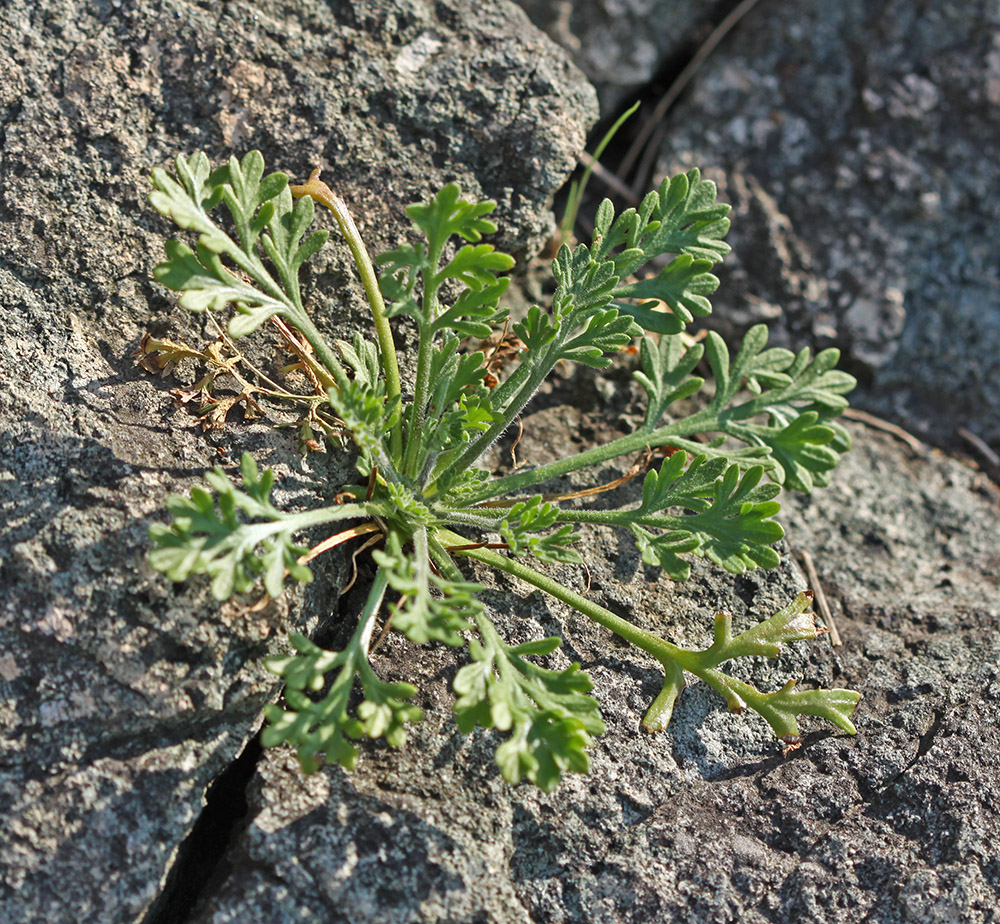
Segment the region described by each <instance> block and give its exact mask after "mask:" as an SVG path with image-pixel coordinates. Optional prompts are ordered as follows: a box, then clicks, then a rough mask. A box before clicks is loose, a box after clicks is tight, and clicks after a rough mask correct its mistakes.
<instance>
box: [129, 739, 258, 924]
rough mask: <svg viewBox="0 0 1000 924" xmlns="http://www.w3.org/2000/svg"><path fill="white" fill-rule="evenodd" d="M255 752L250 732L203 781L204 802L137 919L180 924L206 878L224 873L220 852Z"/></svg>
mask: <svg viewBox="0 0 1000 924" xmlns="http://www.w3.org/2000/svg"><path fill="white" fill-rule="evenodd" d="M261 753H262V748H261V745H260V735H259V734H258V735H254V737H253V738H251V739H250V740H249V741H248V742H247V744H246V747H244V748H243V751H242V753H241V754H240V755H239V757H237V758H236V760H234V761H233V762H232V763H231V764H230V765H229V766H228V767H226V769H225V770H223V771H222V773H220V774H219V775H218V776H217V777H216V778H215V780H213V782H212V784H211V785H210V786H209V787H208V791H207V792H206V794H205V808H204V809H202V812H201V814H200V815H199V816H198V820H197V821H196V822H195V824H194V827H193V828H192V829H191V833H190V834H188V836H187V837H186V838H185V839H184V841H183V842H182V843H181V845H180V847H179V848H178V850H177V856H176V858H175V859H174V862H173V865H172V866H171V868H170V871H169V872H168V873H167V877H166V881H165V883H164V885H163V889H162V890H161V892H160V894H159V896H158V897H157V898H156V900H155V901H154V902H153V904H152V905H151V906H150V908H149V910H148V911H147V912H146V915H145V917H143V919H142V924H184V922H185V921H187V920H189V919H190V915H191V913H192V911H194V909H195V907H196V906H197V904H198V900H199V899H200V898H201V896H202V894H204V893H205V892H206V890H207V888H208V887H209V886H210V884H211V883H212V882H213V881H217V880H218V879H219V878H220V877H221V878H225V876H226V872H227V871H226V870H225V868H224V867H225V866H226V861H225V857H226V852H227V850H228V849H229V845H230V843H231V842H232V840H233V837H234V835H235V834H236V833H238V831H239V829H240V822H241V821H242V820H243V819H244V818H245V817H246V814H247V811H248V808H249V805H248V802H247V795H246V793H247V787H248V786H249V784H250V781H251V780H252V779H253V776H254V773H255V772H256V769H257V764H258V762H259V761H260V757H261Z"/></svg>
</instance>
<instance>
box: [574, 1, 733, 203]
mask: <svg viewBox="0 0 1000 924" xmlns="http://www.w3.org/2000/svg"><path fill="white" fill-rule="evenodd" d="M742 5H744V0H717V2H716V3H715V4H714V7H713V9H712V11H711V14H710V15H709V17H708V18H707V19H706V21H705V23H704V24H703V26H702V27H701V28H700V29H699V30H698V31H697V33H696V34H695V35H694V37H693V38H692V39H691V40H690V41H689V42H686V43H684V44H683V45H682V46H681V47H679V48H678V49H677V50H676V51H674V52H673V53H672V54H668V55H666V56H665V57H664V58H663V59H662V60H661V61H660V63H659V66H658V67H657V69H656V72H655V73H654V74H653V76H652V77H651V78H650V79H649V80H648V81H647V82H646V83H645V84H644V85H642V86H639V87H637V88H636V90H635V92H634V93H632V94H631V95H630V96H629V97H628V98H627V99H626V100H625V101H623V102H622V103H621V104H620V105H619V106H617V107H616V108H615V109H614V110H613V111H611V112H609V113H608V114H607V115H602V117H601V120H600V121H599V122H598V124H597V125H596V126H594V129H593V131H592V132H591V135H590V139H589V143H588V146H587V150H588V151H590V150H592V149H593V146H594V144H596V143H597V141H599V140H600V139H601V138H602V137H603V136H604V133H605V132H606V131H607V130H608V129H609V128H611V126H612V125H613V124H614V123H615V120H616V119H618V118H619V117H621V115H622V114H624V113H625V112H626V110H628V108H629V107H630V106H632V105H633V103H635V102H636V101H638V102H639V103H641V105H640V106H639V109H638V111H637V112H636V113H635V114H634V115H633V116H632V118H631V119H629V120H628V121H627V122H626V123H625V124H624V125H623V126H622V128H621V129H620V131H619V132H618V134H617V135H616V136H615V138H614V139H613V140H612V141H611V143H610V144H609V145H608V147H607V149H606V150H605V152H604V154H603V155H602V156H601V163H602V165H603V166H604V167H606V168H607V169H608V170H609V171H610V172H611V173H615V174H619V173H620V166H621V163H622V161H623V159H624V158H625V156H626V155H627V153H628V150H629V148H630V146H631V145H632V142H633V140H634V139H635V138H636V137H637V136H638V135H639V133H640V132H641V131H642V129H643V126H644V124H645V122H646V120H647V119H648V118H650V117H651V116H652V115H653V113H654V112H655V110H656V108H657V106H658V104H659V103H660V100H661V99H663V98H664V96H666V95H667V94H668V93H670V92H671V90H672V88H673V87H674V85H675V84H676V82H677V81H678V80H679V79H681V77H682V75H683V74H684V72H685V71H686V70H687V68H688V67H689V66H690V65H691V64H692V62H693V61H694V60H695V59H696V58H697V57H698V56H699V54H700V53H701V51H702V47H703V45H704V43H705V40H706V39H707V38H708V37H709V36H711V35H712V33H713V32H714V31H715V30H716V29H717V28H718V27H719V26H720V25H721V24H722V23H723V22H724V21H725V20H726V19H727V17H729V16H730V15H731V14H733V13H735V12H736V10H737V8H738V7H740V6H742ZM748 12H749V11H748ZM741 18H742V17H741ZM739 28H740V23H739V20H737V21H736V23H735V24H734V25H733V26H732V28H731V31H729V32H727V33H726V35H725V37H724V38H723V41H726V40H729V41H731V40H732V36H733V34H735V33H737V32H738V31H739ZM716 51H717V49H714V48H713V49H712V50H711V51H710V52H709V55H708V58H710V57H711V56H712V55H713V54H715V53H716ZM706 60H707V58H706ZM697 82H698V73H697V71H695V73H694V74H693V75H692V76H691V78H690V80H689V82H687V83H686V84H685V86H684V87H683V89H682V91H681V92H680V93H679V95H678V96H677V98H676V99H674V100H673V101H672V103H671V104H670V105H669V107H668V108H667V109H666V111H665V112H664V113H663V115H662V119H661V121H665V120H666V119H667V118H668V117H669V116H670V114H671V113H672V112H673V111H674V110H675V109H676V108H677V106H678V105H680V104H681V103H682V102H683V100H684V99H685V98H686V97H687V95H688V94H689V93H690V92H691V89H692V87H694V86H695V84H697ZM650 144H654V145H655V144H656V132H655V131H654V132H653V133H652V136H651V137H650V138H649V139H648V141H647V142H646V146H648V145H650ZM641 160H642V156H640V157H639V161H641ZM636 167H637V164H635V163H633V164H632V165H631V168H630V169H629V170H628V172H627V175H626V176H624V177H622V176H619V179H622V180H624V181H625V182H626V183H628V184H630V185H632V186H633V187H634V186H635V184H636V182H637V177H636V176H635V174H636ZM568 187H569V184H568V183H567V185H566V187H564V189H563V190H560V192H559V194H558V198H559V199H561V198H562V197H563V196H565V192H566V189H568ZM650 188H652V183H651V181H650V180H648V179H646V181H645V182H644V183H643V184H642V188H641V189H639V190H637V193H638V195H639V196H642V195H643V194H645V193H646V192H648V191H649V189H650ZM604 198H610V199H612V201H615V203H616V211H618V210H620V209H621V208H626V207H627V206H628V204H630V203H624V204H623V203H622V202H621V197H620V196H619V195H618V194H617V193H616V192H615V191H614V190H613V189H608V188H607V187H605V185H604V184H603V183H601V182H600V181H599V180H592V187H591V190H590V193H589V194H588V196H587V202H586V204H585V205H584V206H583V207H582V208H581V210H580V213H581V215H583V216H585V217H586V216H590V215H592V214H593V212H594V210H595V209H596V207H597V204H598V203H599V202H600V201H601V199H604Z"/></svg>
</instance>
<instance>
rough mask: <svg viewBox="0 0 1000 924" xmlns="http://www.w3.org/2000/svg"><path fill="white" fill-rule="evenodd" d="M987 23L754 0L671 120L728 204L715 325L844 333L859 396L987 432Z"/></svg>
mask: <svg viewBox="0 0 1000 924" xmlns="http://www.w3.org/2000/svg"><path fill="white" fill-rule="evenodd" d="M998 26H1000V21H998V19H997V12H996V10H995V9H993V8H992V7H989V6H983V5H982V4H979V3H974V2H956V3H948V4H939V3H930V2H923V0H921V2H902V0H900V2H888V3H873V2H868V0H847V2H844V3H838V4H834V5H832V6H831V4H829V3H824V2H822V0H806V2H778V3H768V4H760V5H759V6H758V7H756V8H755V9H754V10H753V11H752V12H751V13H750V14H749V15H748V16H747V17H746V19H745V20H744V21H743V22H742V23H741V24H740V26H739V27H738V30H737V31H736V32H735V33H733V35H731V36H730V38H729V39H728V40H727V41H726V42H725V43H724V44H723V45H722V46H720V48H719V49H718V50H717V51H716V53H715V54H714V55H713V56H712V57H711V58H710V59H709V60H708V62H707V63H706V64H705V65H704V67H703V68H702V69H701V71H700V72H699V74H698V76H697V78H696V80H695V83H694V85H693V87H692V90H691V92H690V94H689V95H688V97H687V98H686V99H684V100H683V101H682V102H681V103H680V104H679V105H678V106H677V107H676V109H675V110H674V112H673V113H672V114H671V116H670V117H669V119H668V121H667V124H666V131H665V133H664V138H665V141H664V143H663V147H662V150H661V152H660V154H661V156H660V169H661V170H662V171H663V172H665V173H672V172H675V171H676V170H677V169H679V168H682V167H685V168H686V167H690V166H702V167H709V168H712V171H711V172H712V175H713V177H714V178H715V179H717V180H718V181H719V183H720V186H721V188H722V190H723V193H724V195H725V196H726V197H728V198H729V200H730V201H732V203H733V205H734V210H735V213H734V222H733V233H732V236H731V242H732V243H733V245H734V247H735V255H734V257H733V258H732V259H731V260H730V261H727V267H724V268H723V270H722V277H723V287H722V289H721V290H720V301H719V308H718V311H717V313H716V314H717V323H718V324H720V325H722V327H723V329H725V330H727V332H728V333H729V334H730V335H735V334H736V333H737V332H738V331H739V330H740V329H742V328H745V327H746V326H747V325H748V324H750V323H753V322H756V321H764V322H765V323H768V324H769V326H770V327H771V328H772V330H773V331H774V335H775V339H776V340H777V341H780V342H782V343H785V344H790V345H796V346H801V345H802V344H803V343H807V342H812V343H813V344H814V345H817V346H827V345H831V344H834V345H837V346H840V347H842V348H843V349H844V350H845V353H846V357H847V360H848V362H849V363H850V364H851V367H852V368H853V369H854V370H855V371H857V372H858V373H859V374H860V375H861V377H862V379H863V382H864V384H865V391H864V401H865V402H866V403H867V405H868V406H869V407H871V408H873V409H875V410H877V411H878V412H880V413H883V414H886V415H889V416H891V417H893V418H894V419H899V420H902V421H904V422H905V424H906V425H907V426H908V427H911V428H913V429H915V430H918V431H920V432H921V433H923V434H925V435H927V436H929V437H933V439H934V440H935V441H936V442H938V443H939V444H940V443H943V442H947V441H949V440H951V439H953V433H954V428H955V427H956V426H965V427H967V428H969V429H971V430H973V431H975V432H977V433H978V434H979V436H981V437H982V438H984V439H986V440H987V441H989V442H992V443H993V444H994V446H996V445H998V444H1000V413H998V411H997V409H998V408H1000V391H998V388H1000V384H998V383H1000V297H998V292H1000V271H998V265H997V261H996V259H995V254H996V252H997V249H998V244H1000V241H998V239H997V231H996V227H997V223H996V214H997V211H998V207H1000V206H998V203H1000V199H998V196H997V189H998V188H1000V186H998V174H997V164H998V163H1000V132H998V130H997V118H996V113H997V107H998V105H1000V89H998V88H1000V51H998V50H997V49H998V46H997V43H996V41H995V37H996V35H997V34H998Z"/></svg>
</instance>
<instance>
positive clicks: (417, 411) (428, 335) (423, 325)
mask: <svg viewBox="0 0 1000 924" xmlns="http://www.w3.org/2000/svg"><path fill="white" fill-rule="evenodd" d="M440 258H441V250H440V248H438V249H435V250H432V251H430V252H428V254H427V264H428V266H430V267H433V268H436V267H437V264H438V260H439V259H440ZM421 275H422V277H423V295H422V306H421V320H420V322H419V328H420V330H419V337H418V344H419V345H418V347H417V377H416V381H415V382H414V385H413V403H412V404H411V405H410V414H409V420H408V421H407V429H406V459H405V460H404V462H403V471H404V472H405V473H407V474H408V475H410V477H416V475H417V473H418V469H419V466H420V463H421V460H420V447H421V445H422V443H423V440H422V439H421V429H422V427H423V424H424V413H425V411H426V408H427V402H428V400H429V398H430V395H429V392H430V384H431V356H432V350H433V346H434V335H433V332H432V330H433V327H432V326H433V323H434V307H435V303H436V299H437V290H438V286H439V285H440V280H438V279H437V278H436V277H435V276H434V275H428V274H427V273H423V272H422V273H421Z"/></svg>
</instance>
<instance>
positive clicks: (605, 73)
mask: <svg viewBox="0 0 1000 924" xmlns="http://www.w3.org/2000/svg"><path fill="white" fill-rule="evenodd" d="M515 2H516V3H517V4H518V5H519V6H520V7H521V8H522V9H523V10H524V11H525V12H526V13H527V14H528V16H529V17H531V21H532V22H533V23H534V24H535V25H536V26H538V27H539V28H540V29H544V30H545V32H546V33H548V35H549V37H550V38H552V39H553V40H554V41H555V42H558V43H559V44H560V45H562V47H563V48H565V49H566V51H568V52H569V53H570V54H571V55H572V56H573V61H574V63H575V64H576V65H577V67H579V68H580V69H581V70H582V71H583V72H584V73H585V74H586V75H587V77H589V78H590V80H591V81H592V82H593V84H594V87H595V88H596V89H597V95H598V98H599V99H600V102H601V114H602V115H603V116H604V117H605V118H607V117H608V116H611V115H613V114H614V113H615V111H616V110H617V109H620V108H622V107H623V106H628V105H630V104H631V103H632V102H634V101H635V99H637V98H638V97H639V96H640V95H642V94H643V92H644V91H645V90H646V88H647V85H648V84H649V83H650V81H652V80H653V79H654V78H656V77H657V75H658V74H659V72H660V70H661V69H662V68H663V66H664V65H665V63H666V62H668V61H670V60H672V59H678V58H679V56H680V55H681V54H682V53H683V52H684V51H685V50H686V49H688V48H689V47H691V46H692V45H693V44H694V43H695V42H696V41H697V40H698V39H699V38H701V37H703V36H704V35H706V34H707V33H708V31H709V29H710V28H711V23H712V19H713V15H714V14H715V12H716V11H717V10H718V9H720V8H721V7H723V6H725V4H722V3H706V2H703V0H702V2H699V0H582V2H576V0H515Z"/></svg>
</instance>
